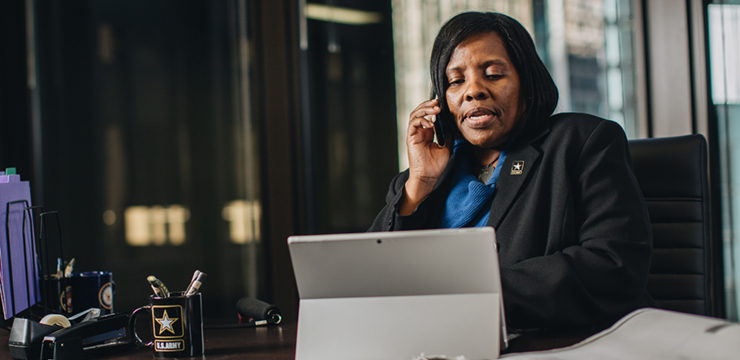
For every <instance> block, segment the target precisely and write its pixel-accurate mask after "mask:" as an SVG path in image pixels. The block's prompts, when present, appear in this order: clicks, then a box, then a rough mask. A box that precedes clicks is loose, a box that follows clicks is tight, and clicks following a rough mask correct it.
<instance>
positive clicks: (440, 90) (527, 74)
mask: <svg viewBox="0 0 740 360" xmlns="http://www.w3.org/2000/svg"><path fill="white" fill-rule="evenodd" d="M487 32H495V33H497V34H498V35H499V36H500V37H501V39H502V40H503V42H504V45H505V46H506V51H507V52H508V55H509V58H510V59H511V61H512V62H513V63H514V68H515V69H516V71H517V73H518V74H519V81H520V94H519V99H520V101H523V102H524V112H523V113H522V117H521V118H520V119H519V124H518V132H527V131H530V130H533V129H535V128H538V127H540V126H541V125H543V124H544V123H545V122H547V121H548V118H549V116H550V115H552V112H553V111H555V106H557V104H558V88H557V86H555V82H553V80H552V77H551V76H550V73H549V72H548V71H547V68H546V67H545V64H544V63H543V62H542V59H540V57H539V55H538V54H537V48H536V47H535V46H534V42H533V41H532V37H531V36H530V35H529V33H528V32H527V30H526V29H525V28H524V27H523V26H522V24H520V23H519V22H518V21H516V20H515V19H513V18H511V17H509V16H507V15H504V14H500V13H494V12H475V11H473V12H464V13H460V14H458V15H455V16H454V17H453V18H451V19H450V20H449V21H447V23H445V24H444V25H443V26H442V28H441V29H440V30H439V34H437V38H436V39H435V40H434V46H433V47H432V56H431V59H430V61H429V71H430V74H431V77H432V90H433V92H434V93H435V94H437V95H438V97H439V106H440V108H441V109H442V111H448V112H449V108H448V106H447V99H446V96H445V94H446V92H447V88H448V87H449V83H448V81H447V64H448V63H449V62H450V57H452V53H453V52H454V51H455V48H456V47H457V46H458V45H460V43H462V42H463V41H465V40H467V39H469V38H471V37H473V36H476V35H479V34H482V33H487ZM451 125H452V124H451ZM451 127H452V129H454V131H455V133H456V134H457V133H458V132H457V126H455V125H453V126H451Z"/></svg>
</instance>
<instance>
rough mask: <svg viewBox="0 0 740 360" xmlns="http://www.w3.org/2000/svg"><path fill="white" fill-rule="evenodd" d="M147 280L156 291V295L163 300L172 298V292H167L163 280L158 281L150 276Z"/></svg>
mask: <svg viewBox="0 0 740 360" xmlns="http://www.w3.org/2000/svg"><path fill="white" fill-rule="evenodd" d="M146 280H147V281H149V285H151V286H152V290H154V295H157V296H158V297H161V298H166V297H170V291H169V290H167V286H165V285H164V283H163V282H162V281H161V280H159V279H157V278H156V277H154V276H153V275H149V276H148V277H147V278H146Z"/></svg>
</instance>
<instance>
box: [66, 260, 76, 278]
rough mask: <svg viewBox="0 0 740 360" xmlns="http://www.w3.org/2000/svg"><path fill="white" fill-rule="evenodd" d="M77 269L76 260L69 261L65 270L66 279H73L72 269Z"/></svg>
mask: <svg viewBox="0 0 740 360" xmlns="http://www.w3.org/2000/svg"><path fill="white" fill-rule="evenodd" d="M74 267H75V258H72V260H69V262H68V263H67V267H66V268H64V277H72V269H73V268H74Z"/></svg>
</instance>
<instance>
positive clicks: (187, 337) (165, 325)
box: [129, 292, 204, 358]
mask: <svg viewBox="0 0 740 360" xmlns="http://www.w3.org/2000/svg"><path fill="white" fill-rule="evenodd" d="M142 312H148V313H149V314H150V315H151V322H152V335H153V336H154V339H152V341H149V342H144V341H143V340H141V338H140V337H139V334H138V333H137V331H136V319H137V318H138V316H139V315H140V314H141V313H142ZM129 328H130V329H131V334H133V336H134V340H135V341H136V344H137V345H139V346H146V347H151V348H152V349H153V350H154V357H159V358H177V357H192V356H202V355H203V351H204V347H203V344H204V341H203V305H202V302H201V294H200V293H197V294H195V295H191V296H185V293H184V292H173V293H171V294H170V296H169V297H166V298H163V297H158V296H154V295H151V296H149V305H145V306H142V307H140V308H138V309H136V310H134V312H133V313H131V319H130V321H129Z"/></svg>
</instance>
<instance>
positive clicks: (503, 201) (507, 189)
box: [488, 126, 550, 228]
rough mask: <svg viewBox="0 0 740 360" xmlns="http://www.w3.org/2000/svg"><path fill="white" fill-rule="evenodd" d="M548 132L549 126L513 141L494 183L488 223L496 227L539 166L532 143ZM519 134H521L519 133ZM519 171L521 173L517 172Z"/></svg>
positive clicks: (538, 153)
mask: <svg viewBox="0 0 740 360" xmlns="http://www.w3.org/2000/svg"><path fill="white" fill-rule="evenodd" d="M549 132H550V127H549V126H546V127H545V128H544V129H543V130H541V131H539V132H536V133H535V134H534V136H527V137H526V138H522V139H520V140H516V141H514V144H512V145H513V146H512V147H511V150H510V151H509V153H508V154H507V155H506V160H505V161H504V167H503V168H501V174H500V175H499V180H498V182H497V183H496V190H495V191H496V192H495V193H494V195H493V203H492V205H491V214H490V216H489V218H488V225H489V226H493V227H494V228H498V226H499V224H500V223H501V220H502V218H503V216H504V215H505V214H506V213H507V212H508V210H509V208H510V207H511V205H512V203H513V202H514V200H515V199H516V197H517V194H518V193H519V190H520V189H521V187H522V185H523V184H524V183H525V182H526V180H527V178H529V176H530V174H531V173H532V171H533V170H534V169H535V168H536V167H538V166H539V158H540V157H541V156H542V153H541V151H540V150H539V149H538V148H536V147H535V146H534V143H535V142H536V141H537V140H539V139H540V138H541V137H543V136H545V135H547V133H549ZM520 136H521V135H520ZM519 171H521V173H519Z"/></svg>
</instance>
